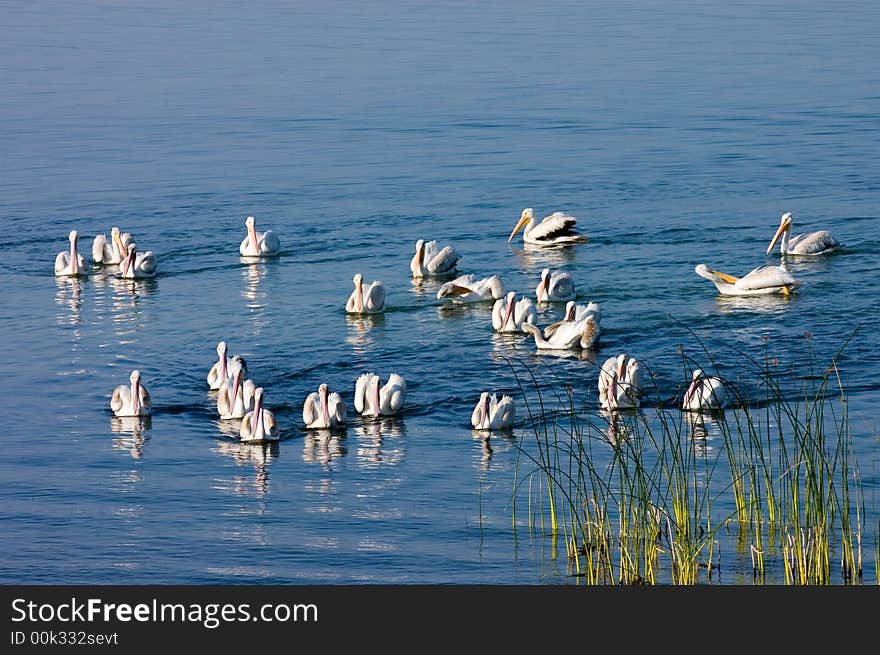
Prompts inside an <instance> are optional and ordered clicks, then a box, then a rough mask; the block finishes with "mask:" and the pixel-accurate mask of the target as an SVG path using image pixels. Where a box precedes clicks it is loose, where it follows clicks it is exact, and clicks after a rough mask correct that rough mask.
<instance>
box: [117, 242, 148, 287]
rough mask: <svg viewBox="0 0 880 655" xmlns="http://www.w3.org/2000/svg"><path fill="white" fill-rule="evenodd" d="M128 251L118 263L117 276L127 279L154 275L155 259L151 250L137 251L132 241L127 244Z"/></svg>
mask: <svg viewBox="0 0 880 655" xmlns="http://www.w3.org/2000/svg"><path fill="white" fill-rule="evenodd" d="M127 249H128V253H127V254H126V256H125V258H124V259H123V260H122V261H121V262H120V263H119V276H120V277H122V278H125V279H129V280H137V279H142V278H151V277H155V276H156V268H157V264H158V262H157V260H156V254H155V253H154V252H153V251H152V250H147V251H146V252H138V250H137V246H136V245H135V244H134V243H129V244H128V246H127Z"/></svg>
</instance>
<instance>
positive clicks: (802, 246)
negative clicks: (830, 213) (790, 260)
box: [767, 212, 840, 255]
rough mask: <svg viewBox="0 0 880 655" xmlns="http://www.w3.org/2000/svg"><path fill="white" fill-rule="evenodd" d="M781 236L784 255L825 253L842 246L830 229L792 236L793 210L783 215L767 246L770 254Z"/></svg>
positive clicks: (781, 247)
mask: <svg viewBox="0 0 880 655" xmlns="http://www.w3.org/2000/svg"><path fill="white" fill-rule="evenodd" d="M779 237H782V241H780V243H779V253H780V254H782V255H825V254H827V253H829V252H832V251H834V250H837V249H838V248H840V242H839V241H838V240H837V239H835V238H834V236H833V235H832V234H831V232H829V231H828V230H819V231H818V232H806V233H804V234H798V235H797V236H794V237H793V236H791V212H785V213H784V214H783V215H782V219H781V220H780V221H779V227H778V228H777V229H776V234H774V235H773V239H772V240H771V241H770V245H769V246H767V254H768V255H769V254H770V253H771V252H772V251H773V247H774V246H775V245H776V242H777V241H779Z"/></svg>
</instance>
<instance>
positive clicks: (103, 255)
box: [92, 234, 113, 264]
mask: <svg viewBox="0 0 880 655" xmlns="http://www.w3.org/2000/svg"><path fill="white" fill-rule="evenodd" d="M112 257H113V250H112V248H111V247H110V244H109V242H108V241H107V235H106V234H99V235H97V236H96V237H95V240H94V241H92V261H93V262H95V263H96V264H107V263H109V262H110V260H111V259H112Z"/></svg>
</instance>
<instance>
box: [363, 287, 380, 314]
mask: <svg viewBox="0 0 880 655" xmlns="http://www.w3.org/2000/svg"><path fill="white" fill-rule="evenodd" d="M365 286H366V289H365V292H364V308H365V309H366V310H367V311H371V312H378V311H380V310H382V309H384V307H385V285H384V284H382V283H381V282H379V281H378V280H373V282H372V284H368V285H365Z"/></svg>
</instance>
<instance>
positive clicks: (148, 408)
mask: <svg viewBox="0 0 880 655" xmlns="http://www.w3.org/2000/svg"><path fill="white" fill-rule="evenodd" d="M129 380H131V386H130V387H129V386H128V385H125V384H120V385H119V386H117V387H116V388H115V389H114V390H113V395H112V396H111V397H110V409H112V410H113V413H114V414H115V415H116V416H150V414H152V411H153V401H152V399H151V398H150V392H149V391H147V388H146V387H145V386H144V385H142V384H141V372H140V371H137V370H135V371H132V372H131V376H129Z"/></svg>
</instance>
